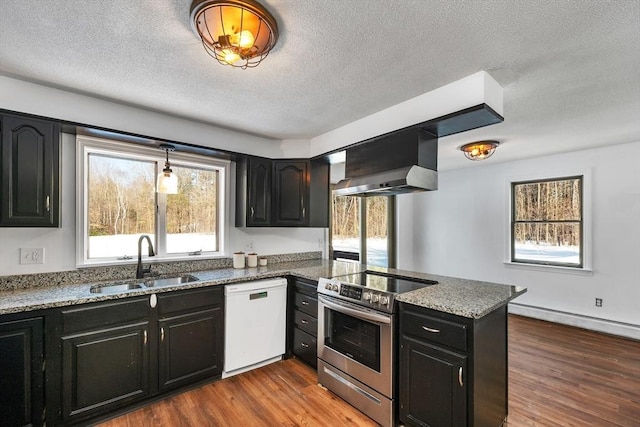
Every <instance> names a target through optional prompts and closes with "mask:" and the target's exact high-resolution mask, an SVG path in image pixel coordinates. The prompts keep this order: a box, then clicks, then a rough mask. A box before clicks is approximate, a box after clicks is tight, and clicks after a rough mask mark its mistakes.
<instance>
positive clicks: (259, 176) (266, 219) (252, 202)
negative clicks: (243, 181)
mask: <svg viewBox="0 0 640 427" xmlns="http://www.w3.org/2000/svg"><path fill="white" fill-rule="evenodd" d="M247 174H248V178H247V180H248V182H247V192H248V194H247V226H269V225H271V161H270V160H268V159H260V158H257V157H250V158H249V165H248V171H247Z"/></svg>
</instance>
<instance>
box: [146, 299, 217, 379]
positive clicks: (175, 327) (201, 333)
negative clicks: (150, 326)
mask: <svg viewBox="0 0 640 427" xmlns="http://www.w3.org/2000/svg"><path fill="white" fill-rule="evenodd" d="M221 290H222V288H220V289H214V290H212V289H204V290H196V291H190V292H188V293H186V294H183V295H180V293H177V294H173V293H169V294H165V295H160V297H159V301H158V308H159V311H160V313H162V314H161V316H162V317H161V318H160V319H159V320H158V328H159V333H160V342H159V352H158V377H159V380H158V381H159V389H160V390H161V391H162V390H166V389H169V388H174V387H178V386H181V385H185V384H188V383H192V382H194V381H196V380H199V379H202V378H206V377H211V376H215V375H220V374H221V373H222V368H223V361H224V358H223V355H224V350H223V346H224V341H223V340H222V337H223V334H224V328H223V326H224V314H223V299H222V297H223V295H222V292H221ZM176 299H177V300H176Z"/></svg>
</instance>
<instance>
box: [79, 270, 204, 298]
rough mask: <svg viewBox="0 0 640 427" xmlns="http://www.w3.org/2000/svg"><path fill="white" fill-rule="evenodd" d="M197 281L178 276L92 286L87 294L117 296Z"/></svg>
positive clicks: (185, 276)
mask: <svg viewBox="0 0 640 427" xmlns="http://www.w3.org/2000/svg"><path fill="white" fill-rule="evenodd" d="M197 281H199V279H198V278H197V277H195V276H191V275H189V274H187V275H183V276H178V277H169V278H166V279H144V280H143V281H135V282H115V283H106V284H100V285H93V286H91V287H90V288H89V292H91V293H92V294H119V293H122V292H126V291H133V290H136V289H147V288H160V287H167V286H176V285H181V284H183V283H189V282H197Z"/></svg>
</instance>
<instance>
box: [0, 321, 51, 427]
mask: <svg viewBox="0 0 640 427" xmlns="http://www.w3.org/2000/svg"><path fill="white" fill-rule="evenodd" d="M42 331H43V320H42V318H40V317H38V318H31V319H22V320H14V321H2V322H0V425H3V426H39V425H42V424H43V419H44V414H43V408H44V391H43V385H44V384H43V383H44V381H43V378H44V372H43V332H42Z"/></svg>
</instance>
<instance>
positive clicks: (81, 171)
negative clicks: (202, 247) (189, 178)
mask: <svg viewBox="0 0 640 427" xmlns="http://www.w3.org/2000/svg"><path fill="white" fill-rule="evenodd" d="M89 153H101V154H111V155H114V154H126V155H127V156H130V157H133V158H135V157H138V158H140V159H144V160H150V159H151V160H156V161H157V166H156V169H157V170H156V174H157V173H158V169H161V168H162V167H163V166H164V161H165V154H164V151H162V150H160V149H157V148H155V147H145V146H142V145H140V146H138V145H135V144H130V143H125V142H120V141H115V140H110V139H102V138H96V137H90V136H85V135H77V137H76V266H77V267H91V266H104V265H121V264H135V263H137V248H131V249H132V253H133V254H134V255H135V256H133V257H132V259H126V260H119V259H108V260H104V259H101V260H90V259H88V258H87V256H86V255H87V248H88V234H87V233H86V232H85V230H86V229H87V224H88V217H87V214H88V206H87V203H88V197H87V191H88V189H87V185H86V184H87V179H88V170H87V168H86V165H87V163H88V156H89ZM169 160H170V161H171V162H172V163H174V162H175V164H176V166H183V165H184V166H191V167H200V168H202V167H203V166H204V167H210V168H212V169H218V170H220V171H221V172H222V173H221V174H220V175H219V182H218V185H219V190H220V194H219V195H218V197H219V201H220V202H221V203H218V223H219V224H220V226H219V227H220V229H219V232H220V236H219V239H218V242H219V245H220V247H219V250H218V251H217V252H215V253H203V254H202V255H198V256H189V255H185V254H171V255H167V254H166V251H165V250H164V248H165V246H166V245H164V242H161V244H160V245H159V248H158V247H157V246H158V245H157V243H158V242H159V241H160V240H164V236H161V234H160V233H159V232H158V230H159V229H160V227H161V226H162V227H164V224H160V222H161V221H160V220H158V221H156V230H155V234H156V236H157V237H156V242H154V249H156V250H157V251H156V256H155V257H153V258H149V259H148V260H145V262H149V261H151V262H162V261H197V260H203V259H215V258H227V257H229V252H230V251H229V247H230V243H229V236H230V226H231V225H230V220H231V215H230V210H231V200H232V198H231V162H230V161H228V160H222V159H218V158H214V157H208V156H200V155H196V154H190V153H182V152H175V151H174V152H172V153H171V155H170V159H169ZM156 203H157V206H158V207H159V208H162V207H163V206H166V195H164V194H158V193H156ZM157 218H158V217H157ZM158 249H160V251H158Z"/></svg>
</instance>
